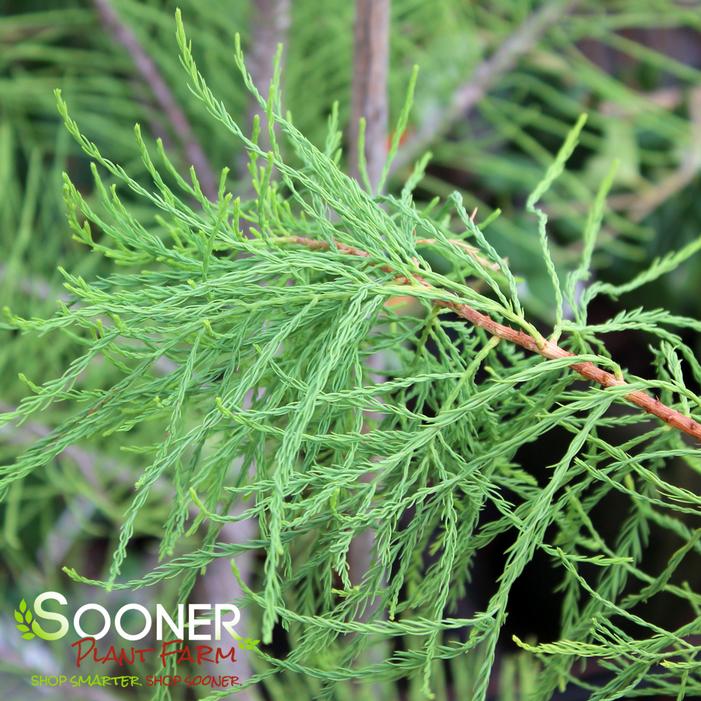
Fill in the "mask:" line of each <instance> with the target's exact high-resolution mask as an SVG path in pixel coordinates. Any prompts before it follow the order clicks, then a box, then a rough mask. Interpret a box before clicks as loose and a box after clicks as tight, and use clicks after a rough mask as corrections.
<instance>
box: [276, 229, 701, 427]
mask: <svg viewBox="0 0 701 701" xmlns="http://www.w3.org/2000/svg"><path fill="white" fill-rule="evenodd" d="M284 241H289V242H290V243H297V244H300V245H302V246H306V247H307V248H311V249H319V250H328V249H329V244H328V243H326V242H325V241H317V240H315V239H308V238H305V237H304V236H290V237H285V239H284ZM336 247H337V248H338V250H339V251H341V252H342V253H347V254H349V255H357V256H361V257H363V258H368V257H369V254H368V253H367V252H365V251H362V250H360V249H357V248H355V247H353V246H347V245H345V244H341V243H337V244H336ZM380 267H381V269H382V270H384V271H386V272H391V268H390V267H389V266H387V265H381V266H380ZM399 280H400V281H401V282H405V283H407V284H411V283H412V282H418V283H419V284H420V285H422V286H423V287H426V288H429V289H432V290H435V291H436V292H438V290H437V289H436V288H434V287H433V286H432V285H430V284H429V283H428V282H426V281H425V280H424V279H423V278H421V277H420V276H418V275H416V276H414V280H407V279H406V278H403V277H402V278H399ZM435 304H436V305H437V306H439V307H444V308H446V309H451V310H452V311H454V312H455V313H456V314H457V315H458V316H459V317H461V318H463V319H465V320H466V321H469V322H470V323H471V324H473V325H474V326H478V327H480V328H482V329H484V330H485V331H486V332H487V333H489V334H491V335H492V336H496V337H497V338H501V339H503V340H504V341H508V342H509V343H513V344H515V345H517V346H520V347H521V348H524V349H525V350H527V351H530V352H531V353H537V354H538V355H540V356H542V357H543V358H546V359H548V360H558V359H562V358H573V357H576V356H575V354H574V353H570V352H569V351H566V350H565V349H564V348H560V346H558V345H557V344H556V343H553V342H552V341H548V340H545V339H542V340H536V339H535V338H533V337H532V336H529V335H528V334H527V333H525V332H523V331H520V330H518V329H514V328H512V327H511V326H506V325H505V324H501V323H499V322H498V321H495V320H494V319H492V318H491V317H490V316H488V315H487V314H483V313H482V312H479V311H477V310H476V309H474V308H473V307H471V306H470V305H469V304H465V303H463V302H459V301H457V300H456V301H454V302H452V301H446V300H441V299H436V300H435ZM570 368H571V369H572V370H574V371H575V372H577V373H579V374H580V375H581V376H582V377H584V378H585V379H587V380H590V381H592V382H596V383H598V384H600V385H602V386H603V387H626V386H628V383H627V382H626V381H625V380H623V379H620V378H618V377H616V376H615V375H614V374H613V373H611V372H608V371H606V370H603V369H602V368H600V367H599V366H598V365H594V363H591V362H588V361H586V362H578V363H572V365H570ZM624 397H625V399H626V400H628V401H629V402H631V404H635V405H636V406H638V407H640V408H641V409H642V410H643V411H645V412H647V413H648V414H652V415H653V416H656V417H657V418H658V419H660V420H662V421H663V422H664V423H666V424H668V425H669V426H672V427H673V428H676V429H677V430H679V431H682V432H683V433H686V434H688V435H689V436H692V437H694V438H696V440H697V441H701V424H700V423H698V422H697V421H695V420H694V419H692V418H691V417H690V416H684V414H682V413H681V412H679V411H677V410H676V409H672V408H671V407H669V406H667V405H666V404H663V403H662V402H661V401H660V400H659V399H656V398H655V397H653V396H652V395H650V394H648V393H647V392H644V391H642V390H633V389H631V390H630V392H627V393H626V394H625V395H624Z"/></svg>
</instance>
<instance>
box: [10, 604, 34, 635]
mask: <svg viewBox="0 0 701 701" xmlns="http://www.w3.org/2000/svg"><path fill="white" fill-rule="evenodd" d="M33 620H34V614H33V613H32V611H31V609H30V608H29V607H28V606H27V602H26V601H25V600H24V599H22V601H20V602H19V611H18V610H15V621H17V623H16V624H15V625H16V626H17V630H18V631H19V632H20V633H22V637H23V638H24V639H25V640H32V639H33V638H35V637H36V636H35V634H34V633H33V632H32V627H31V624H32V621H33Z"/></svg>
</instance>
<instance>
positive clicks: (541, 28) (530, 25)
mask: <svg viewBox="0 0 701 701" xmlns="http://www.w3.org/2000/svg"><path fill="white" fill-rule="evenodd" d="M575 3H576V0H564V1H563V0H555V1H554V2H550V3H547V4H545V5H543V6H542V7H541V8H540V9H539V10H538V11H537V12H534V13H533V14H532V15H530V16H529V18H528V19H527V20H526V21H525V22H524V23H523V24H521V25H520V26H519V27H518V29H516V31H515V32H514V33H513V34H512V35H511V36H510V37H508V39H506V40H505V41H504V42H503V43H502V44H501V46H500V47H499V48H498V49H497V50H496V51H495V52H494V53H493V54H492V55H491V56H490V57H489V58H487V59H485V60H484V61H482V63H480V64H479V65H478V66H477V68H475V70H474V72H473V73H472V76H471V77H470V79H469V80H468V81H467V82H466V83H463V84H462V85H460V86H459V87H458V89H457V90H456V91H455V92H454V93H453V96H452V99H451V101H450V104H449V105H448V107H447V108H444V107H443V106H441V109H440V110H436V111H435V112H434V113H433V114H432V115H431V117H430V118H429V119H427V120H426V121H424V123H423V124H422V125H421V127H420V128H419V129H418V130H417V131H416V132H415V133H414V135H413V136H410V137H409V138H408V139H407V141H406V142H405V143H404V146H403V147H402V148H401V149H400V150H399V152H398V153H397V157H396V158H395V159H394V162H393V163H392V171H393V172H394V171H397V170H399V169H401V168H403V167H405V166H407V165H409V164H411V163H412V161H414V160H415V159H416V158H417V157H418V156H420V155H421V154H422V153H423V152H424V151H426V149H427V148H428V147H429V146H430V145H431V143H433V142H434V141H435V140H436V139H437V138H438V137H440V136H441V135H443V134H445V133H446V132H447V131H448V130H449V129H450V127H451V126H452V125H453V124H454V123H455V122H457V121H458V120H460V119H462V118H464V117H465V116H466V115H467V113H468V112H469V111H470V110H471V109H472V108H473V107H474V106H475V105H476V104H477V103H478V102H479V101H480V100H481V99H482V98H483V97H484V96H485V95H486V94H487V92H488V91H489V90H490V88H491V87H492V86H493V85H494V83H496V81H497V80H498V79H499V78H500V77H501V76H502V75H504V74H505V73H507V72H508V71H509V70H511V69H512V68H513V67H514V66H515V65H516V63H517V61H518V59H519V58H520V57H521V56H523V55H524V54H526V53H528V52H529V51H530V50H531V49H532V48H533V47H534V46H535V45H536V44H537V43H538V41H539V40H540V38H541V37H542V36H543V34H545V32H546V31H547V30H548V29H550V27H552V26H553V25H554V24H556V23H557V22H558V21H559V20H560V19H562V17H563V16H564V15H565V14H566V13H567V12H569V11H570V10H571V9H572V7H573V6H574V5H575Z"/></svg>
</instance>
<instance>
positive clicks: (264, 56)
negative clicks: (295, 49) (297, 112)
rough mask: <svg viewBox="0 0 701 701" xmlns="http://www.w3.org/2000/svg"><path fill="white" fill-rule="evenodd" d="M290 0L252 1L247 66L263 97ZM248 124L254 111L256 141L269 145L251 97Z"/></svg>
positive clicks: (281, 40)
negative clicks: (258, 123) (257, 126)
mask: <svg viewBox="0 0 701 701" xmlns="http://www.w3.org/2000/svg"><path fill="white" fill-rule="evenodd" d="M290 4H291V0H257V1H256V2H254V3H253V18H252V23H251V48H250V51H249V54H248V69H249V71H250V73H251V78H252V79H253V83H254V85H255V86H256V87H257V88H258V91H259V92H260V94H261V95H262V96H263V97H265V98H267V97H268V91H269V89H270V81H271V80H272V79H273V67H274V66H273V59H272V57H273V56H274V55H275V51H276V48H277V46H278V45H279V44H284V43H285V41H286V39H287V32H288V29H289V27H290ZM248 112H249V120H248V121H249V126H251V125H252V124H253V118H254V117H255V115H258V116H259V118H260V120H261V122H260V134H259V137H258V145H259V146H260V147H261V148H262V149H263V150H264V151H267V150H269V149H270V136H269V134H268V125H267V122H266V117H265V113H264V112H263V111H262V110H261V107H260V105H259V104H258V100H256V99H255V98H253V97H251V98H250V103H249V109H248Z"/></svg>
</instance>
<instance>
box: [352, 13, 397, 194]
mask: <svg viewBox="0 0 701 701" xmlns="http://www.w3.org/2000/svg"><path fill="white" fill-rule="evenodd" d="M389 19H390V0H356V3H355V29H354V48H353V86H352V99H351V138H350V147H349V152H350V153H349V158H350V172H351V174H352V175H353V177H355V179H356V180H358V181H359V182H362V179H361V165H360V162H359V148H360V146H359V123H360V120H361V119H364V120H365V146H364V149H363V155H364V160H365V163H366V164H367V175H368V180H369V184H370V187H371V189H372V190H373V191H374V190H375V188H376V187H377V184H378V183H379V181H380V177H381V175H382V168H383V167H384V164H385V159H386V158H387V117H388V112H389V109H388V107H387V102H388V98H387V73H388V70H389Z"/></svg>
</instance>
